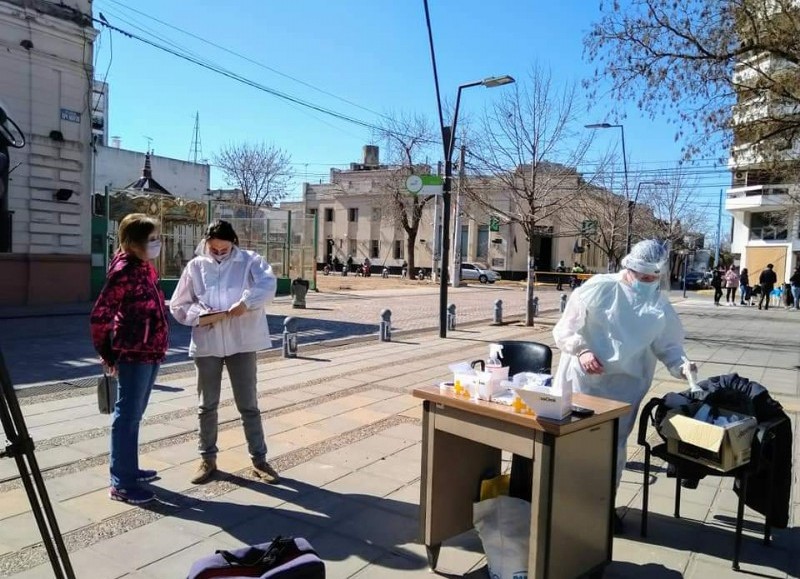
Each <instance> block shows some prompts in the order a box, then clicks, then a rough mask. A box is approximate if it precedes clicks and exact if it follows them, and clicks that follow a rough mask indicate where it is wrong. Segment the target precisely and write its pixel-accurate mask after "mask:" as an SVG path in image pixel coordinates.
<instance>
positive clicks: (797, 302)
mask: <svg viewBox="0 0 800 579" xmlns="http://www.w3.org/2000/svg"><path fill="white" fill-rule="evenodd" d="M789 283H790V284H792V299H793V300H794V309H795V310H800V265H798V266H797V269H795V270H794V273H793V274H792V277H790V278H789Z"/></svg>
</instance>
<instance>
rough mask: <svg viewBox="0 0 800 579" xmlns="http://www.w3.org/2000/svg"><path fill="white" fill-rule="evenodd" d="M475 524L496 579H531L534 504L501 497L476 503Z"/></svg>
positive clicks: (473, 512)
mask: <svg viewBox="0 0 800 579" xmlns="http://www.w3.org/2000/svg"><path fill="white" fill-rule="evenodd" d="M472 521H473V523H474V525H475V529H477V531H478V535H479V536H480V538H481V543H483V552H484V553H486V559H487V561H488V563H489V576H490V577H491V578H492V579H528V549H529V541H530V534H531V504H530V503H529V502H527V501H523V500H522V499H517V498H513V497H507V496H500V497H496V498H493V499H487V500H485V501H480V502H478V503H475V505H474V506H473V511H472Z"/></svg>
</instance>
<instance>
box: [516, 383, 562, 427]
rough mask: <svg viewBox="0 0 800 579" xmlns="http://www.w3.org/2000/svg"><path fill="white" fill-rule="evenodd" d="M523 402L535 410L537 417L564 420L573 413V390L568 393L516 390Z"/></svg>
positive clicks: (551, 390)
mask: <svg viewBox="0 0 800 579" xmlns="http://www.w3.org/2000/svg"><path fill="white" fill-rule="evenodd" d="M514 390H515V391H516V393H517V394H519V397H520V398H522V401H523V402H524V403H525V404H527V405H528V406H529V407H530V409H531V410H533V412H534V414H536V416H539V417H541V418H551V419H553V420H562V419H564V418H566V417H567V416H569V415H570V413H571V412H572V390H571V389H570V390H567V391H566V392H564V391H561V390H555V391H554V390H553V389H552V388H547V387H542V388H536V389H534V390H526V389H524V388H514Z"/></svg>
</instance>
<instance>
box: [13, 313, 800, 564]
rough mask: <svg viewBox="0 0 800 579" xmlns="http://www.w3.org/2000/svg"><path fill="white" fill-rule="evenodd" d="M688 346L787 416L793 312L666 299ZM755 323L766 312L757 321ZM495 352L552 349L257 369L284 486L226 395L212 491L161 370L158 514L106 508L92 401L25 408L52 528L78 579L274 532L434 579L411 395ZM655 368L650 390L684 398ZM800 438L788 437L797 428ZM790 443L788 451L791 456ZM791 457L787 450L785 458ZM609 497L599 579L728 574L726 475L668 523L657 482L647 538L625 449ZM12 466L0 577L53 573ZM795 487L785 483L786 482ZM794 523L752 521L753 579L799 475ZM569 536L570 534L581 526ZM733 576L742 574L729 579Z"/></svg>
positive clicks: (326, 552)
mask: <svg viewBox="0 0 800 579" xmlns="http://www.w3.org/2000/svg"><path fill="white" fill-rule="evenodd" d="M677 307H678V309H679V311H680V313H681V316H682V319H683V320H684V323H685V326H686V328H687V331H688V335H689V341H688V350H689V354H690V356H691V357H692V359H694V360H696V361H697V362H698V363H699V364H700V374H701V377H702V376H708V375H714V374H719V373H723V372H728V371H731V370H737V371H739V372H740V373H741V374H742V375H745V376H748V377H750V378H753V379H759V380H761V381H763V383H764V384H765V385H767V386H768V387H770V389H771V391H772V392H773V393H774V394H775V395H776V396H778V397H779V398H780V399H781V401H782V402H783V403H784V404H785V406H786V408H787V410H789V411H790V413H791V415H792V417H793V420H794V419H796V416H797V412H798V410H800V406H798V373H797V365H798V363H800V333H798V332H797V330H796V328H797V327H798V326H797V324H798V323H800V314H795V313H794V312H784V311H782V310H776V311H770V312H758V311H755V310H754V309H752V310H747V309H737V308H729V309H728V308H713V307H711V306H709V305H708V303H707V301H705V300H700V299H697V300H686V301H683V302H680V303H678V304H677ZM762 314H763V315H762ZM497 339H530V340H537V341H544V342H548V343H549V342H551V338H550V334H549V332H548V331H546V330H544V329H539V328H537V329H527V328H522V327H519V326H516V325H508V326H502V327H493V326H488V325H471V326H468V327H463V328H461V329H459V330H457V331H456V332H453V333H451V336H450V337H449V338H448V339H447V340H441V339H439V338H438V336H437V335H436V334H435V333H430V332H429V333H424V332H420V333H417V334H413V333H412V334H405V335H403V336H399V337H397V339H396V340H395V341H393V342H391V343H379V342H377V341H368V342H364V341H362V342H356V343H353V344H350V345H341V346H338V347H327V348H326V347H321V348H317V349H314V350H310V349H307V350H303V351H301V356H302V357H300V358H297V359H294V360H284V359H280V358H272V359H269V360H265V361H264V362H262V363H261V364H260V366H259V379H260V380H259V388H260V394H261V407H262V411H263V413H264V425H265V428H266V431H267V436H268V444H269V447H270V459H271V460H272V462H273V464H274V466H276V468H277V469H278V470H279V471H280V472H281V474H282V475H283V476H284V479H283V482H282V484H280V485H277V486H271V485H264V484H261V483H259V482H257V481H254V480H253V479H251V478H250V476H249V474H248V470H247V468H246V467H247V465H248V462H249V460H248V457H247V453H246V448H245V445H244V438H243V435H242V432H241V428H240V426H239V424H238V420H237V417H236V414H237V413H236V410H235V408H234V407H233V406H232V401H231V396H230V389H229V388H228V387H227V385H226V386H225V389H224V393H223V399H224V403H223V408H222V409H221V412H220V420H221V421H222V427H221V431H220V440H219V446H220V449H221V452H220V455H219V466H220V468H221V469H222V470H223V471H224V472H223V473H222V474H221V475H220V476H219V477H218V478H217V479H215V480H214V481H213V482H211V483H209V484H206V485H202V486H193V485H191V484H190V483H189V482H188V479H189V477H190V475H191V473H192V471H193V470H194V468H195V461H196V455H195V450H194V446H195V438H194V428H195V422H196V417H195V399H196V397H195V394H194V389H193V387H194V378H193V376H192V375H189V374H172V375H165V376H164V379H162V380H159V385H158V387H157V389H156V390H155V391H154V393H153V398H152V402H151V404H150V407H149V408H148V411H147V415H146V420H145V424H144V427H143V429H142V453H141V454H142V464H143V466H145V467H149V468H157V469H159V471H160V473H161V479H160V480H158V481H156V482H155V483H153V487H154V488H155V489H156V490H157V492H158V494H159V496H160V498H161V501H162V502H161V503H159V504H157V505H155V506H152V507H147V508H137V507H128V506H126V505H124V504H121V503H116V502H112V501H110V500H109V499H108V498H107V497H106V492H107V489H106V484H107V482H106V478H107V475H106V471H107V441H108V418H107V417H105V416H100V415H98V414H97V413H96V402H95V399H94V396H93V395H92V394H91V393H90V392H86V391H77V392H67V393H63V394H58V395H52V396H49V397H45V396H35V397H31V398H26V399H25V400H24V407H23V410H24V413H25V417H26V420H27V423H28V426H29V428H30V430H31V434H32V436H33V438H34V440H35V441H36V443H37V457H38V459H39V461H40V463H41V465H42V467H43V469H44V471H45V477H46V482H47V487H48V490H49V493H50V496H51V498H52V499H53V501H54V503H55V508H56V513H57V515H58V521H59V524H60V525H61V529H62V532H63V534H64V537H65V541H66V543H67V545H68V548H69V550H70V552H71V559H72V562H73V565H74V566H75V568H76V571H77V575H78V577H81V578H88V579H103V578H116V577H128V578H140V579H152V578H168V577H169V578H172V577H175V578H180V577H184V576H185V574H186V572H187V570H188V568H189V566H190V564H191V562H192V561H193V560H195V559H197V558H198V557H200V556H202V555H205V554H209V553H213V552H214V550H216V549H220V548H228V547H234V546H238V545H241V544H243V543H252V542H262V541H265V540H268V539H269V538H271V537H272V536H274V535H277V534H282V535H287V534H295V535H301V536H304V537H306V538H308V539H309V540H310V541H311V543H312V544H313V545H314V546H315V547H316V548H317V549H318V550H319V552H320V555H321V556H322V557H323V559H324V560H325V561H326V565H327V570H328V577H330V578H333V579H337V578H345V577H358V578H365V579H367V578H369V579H372V578H380V577H431V576H432V575H431V574H430V572H429V570H428V569H427V566H426V562H425V556H424V548H423V547H422V546H421V545H420V544H419V542H418V539H417V533H418V517H417V510H418V503H419V476H420V439H421V426H420V416H421V405H420V402H419V401H418V400H417V399H414V398H413V397H412V396H411V395H410V392H411V390H412V389H413V388H415V387H417V386H421V385H429V384H432V383H436V382H437V381H439V380H440V379H442V378H446V377H447V375H448V371H447V364H448V363H452V362H455V361H460V360H472V359H475V358H478V357H483V356H485V354H486V352H487V343H488V342H490V341H492V340H497ZM683 386H684V385H683V384H681V383H678V382H676V381H675V380H674V379H672V378H671V377H669V376H668V374H666V372H665V371H663V369H660V370H659V371H658V373H657V375H656V380H655V382H654V385H653V392H654V393H658V394H661V393H663V392H667V391H670V390H679V389H683ZM795 435H796V432H795ZM797 443H798V441H797V440H795V445H797ZM795 448H796V446H795ZM628 454H629V461H631V467H632V469H631V470H629V471H626V473H625V475H624V478H623V482H622V485H621V489H620V492H619V495H618V501H617V502H618V506H619V507H620V508H621V512H622V513H623V514H624V519H625V522H626V523H627V526H628V533H627V534H626V535H625V536H623V537H619V538H617V539H616V540H615V543H614V563H613V564H612V565H611V566H610V567H609V568H608V569H607V571H606V574H605V576H606V577H656V578H671V577H690V578H693V579H694V578H702V579H708V578H710V577H714V578H717V577H723V578H724V577H732V576H734V573H733V572H732V571H731V570H730V562H729V559H730V556H731V554H732V550H733V528H732V521H733V517H734V509H735V495H734V493H733V492H732V490H731V483H730V481H729V480H727V479H721V478H710V479H706V480H704V481H703V482H702V483H701V485H700V487H699V488H698V489H697V490H695V491H688V490H687V491H684V493H683V506H682V511H683V515H684V517H683V518H682V519H680V520H676V519H674V518H672V516H671V513H672V505H673V502H672V498H673V492H674V483H673V481H672V480H667V479H666V477H665V475H664V473H663V472H662V471H661V470H660V469H656V471H655V472H654V478H655V481H654V483H653V484H652V486H651V490H652V494H651V524H650V534H649V537H648V538H647V539H646V540H644V539H640V538H639V536H638V533H636V531H635V527H636V526H637V522H638V519H639V512H640V511H639V509H640V505H641V488H642V487H641V484H642V483H641V474H640V473H639V472H638V471H637V470H636V469H635V463H636V462H637V461H640V460H641V456H640V454H641V453H640V451H639V448H638V447H637V446H636V445H635V442H634V441H633V439H631V441H630V446H629V449H628ZM15 475H16V470H15V466H14V464H13V463H12V462H11V461H9V460H3V461H0V481H3V482H0V574H6V575H13V576H15V577H19V578H26V579H27V578H33V577H51V576H52V573H51V571H50V568H49V566H48V565H47V564H46V557H45V555H44V552H43V549H42V548H41V544H40V542H39V541H40V540H39V536H38V532H37V530H36V527H35V525H34V523H33V519H32V516H31V515H30V512H29V507H28V503H27V499H26V496H25V494H24V491H23V490H22V489H21V487H20V484H19V481H18V480H16V478H15ZM795 478H796V477H795ZM793 490H794V492H793V501H794V502H793V510H792V513H791V522H790V528H789V529H786V530H778V531H776V532H775V538H774V542H773V545H772V546H770V547H763V546H761V544H760V542H759V541H758V534H759V532H760V529H761V523H762V521H763V519H762V517H761V516H760V515H758V514H757V513H755V512H753V511H750V510H749V509H748V510H747V511H746V520H747V522H746V526H745V540H744V545H743V553H742V569H743V570H744V571H746V572H749V573H755V574H758V576H761V577H797V576H798V575H799V574H800V557H798V556H797V555H796V554H797V553H798V552H800V536H799V534H798V531H797V530H796V528H795V527H796V526H797V525H798V522H800V504H798V497H799V496H800V494H798V492H799V491H800V487H798V483H797V481H796V480H795V483H794V489H793ZM576 523H577V524H579V523H580V522H579V521H577V522H576ZM439 571H440V572H441V573H442V574H443V575H444V576H448V577H461V576H468V577H473V578H476V577H481V578H484V577H487V574H486V571H485V560H484V558H483V554H482V549H481V546H480V542H479V541H478V540H477V539H476V537H475V536H474V535H473V534H466V535H464V536H462V537H460V538H459V539H457V540H455V541H453V542H451V543H447V544H446V545H445V547H444V548H443V549H442V554H441V557H440V565H439ZM737 576H738V574H737Z"/></svg>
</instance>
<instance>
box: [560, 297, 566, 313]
mask: <svg viewBox="0 0 800 579" xmlns="http://www.w3.org/2000/svg"><path fill="white" fill-rule="evenodd" d="M566 309H567V294H561V313H562V314H563V313H564V310H566Z"/></svg>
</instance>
